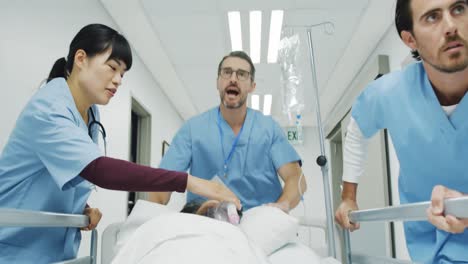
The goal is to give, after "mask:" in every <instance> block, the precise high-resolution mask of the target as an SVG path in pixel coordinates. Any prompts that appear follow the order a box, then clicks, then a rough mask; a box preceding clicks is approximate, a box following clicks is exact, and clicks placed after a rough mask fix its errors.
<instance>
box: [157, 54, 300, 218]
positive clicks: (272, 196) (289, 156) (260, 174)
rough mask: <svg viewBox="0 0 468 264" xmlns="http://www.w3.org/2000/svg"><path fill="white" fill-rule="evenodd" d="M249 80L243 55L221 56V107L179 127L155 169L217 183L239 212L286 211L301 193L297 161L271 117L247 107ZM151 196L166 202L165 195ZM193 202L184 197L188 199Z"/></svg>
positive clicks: (248, 67) (252, 69)
mask: <svg viewBox="0 0 468 264" xmlns="http://www.w3.org/2000/svg"><path fill="white" fill-rule="evenodd" d="M254 79H255V67H254V65H253V63H252V60H251V59H250V57H249V56H248V55H247V54H246V53H244V52H242V51H234V52H231V53H230V54H228V55H227V56H225V57H224V58H223V59H222V60H221V62H220V63H219V66H218V78H217V88H218V92H219V96H220V99H221V103H220V105H219V106H217V107H215V108H212V109H210V110H208V111H207V112H205V113H202V114H200V115H198V116H196V117H193V118H191V119H190V120H189V121H187V122H186V123H185V124H184V125H183V127H182V128H181V129H180V130H179V131H178V132H177V134H176V136H175V137H174V139H173V141H172V144H171V146H170V148H169V151H168V152H167V153H166V154H165V155H164V157H163V159H162V161H161V164H160V167H161V168H165V169H172V170H176V171H186V170H187V169H190V172H191V173H195V174H196V175H197V176H199V177H203V178H205V179H216V180H218V181H222V182H223V183H224V184H225V185H227V186H228V187H229V188H230V189H231V190H232V191H233V192H234V193H235V194H236V195H237V196H238V197H239V199H240V200H241V203H242V205H243V209H249V208H251V207H255V206H259V205H262V204H269V205H272V206H276V207H278V208H280V209H282V210H283V211H285V212H288V211H289V210H290V209H292V208H294V207H295V206H296V205H297V204H298V203H299V201H300V199H301V195H302V194H303V193H304V191H305V190H306V183H305V179H304V177H303V174H302V170H301V158H300V157H299V155H298V154H297V152H296V151H295V150H294V148H293V147H292V146H291V145H290V144H289V142H288V141H287V139H286V137H285V135H284V132H283V130H282V129H281V128H280V126H279V125H278V124H277V123H276V122H275V121H274V120H273V119H272V118H271V117H270V116H264V115H263V114H262V113H261V112H259V111H256V110H253V109H251V108H248V107H247V96H248V94H249V93H251V92H253V91H254V90H255V85H256V84H255V81H254ZM278 175H279V176H280V177H281V179H282V180H283V181H284V187H283V188H282V187H281V183H280V180H279V178H278ZM299 181H300V184H298V183H299ZM299 186H300V187H299ZM299 188H301V189H300V190H299ZM150 197H151V198H150V200H152V201H155V202H158V203H163V204H166V203H167V202H168V201H169V199H170V193H152V194H151V195H150ZM198 198H199V197H198V196H196V195H194V194H192V193H189V194H188V196H187V200H188V201H193V200H195V199H198Z"/></svg>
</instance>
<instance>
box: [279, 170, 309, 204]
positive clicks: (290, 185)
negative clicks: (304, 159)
mask: <svg viewBox="0 0 468 264" xmlns="http://www.w3.org/2000/svg"><path fill="white" fill-rule="evenodd" d="M301 175H302V173H301ZM301 175H298V176H290V177H288V179H287V180H286V181H285V182H284V188H283V193H282V194H281V196H280V198H279V199H278V200H277V201H276V202H277V203H286V204H287V205H288V206H289V209H293V208H294V207H296V206H297V205H298V204H299V202H300V201H301V196H302V194H304V192H305V191H306V190H307V184H306V181H305V177H304V176H302V177H301ZM299 180H300V183H299ZM299 188H300V189H299Z"/></svg>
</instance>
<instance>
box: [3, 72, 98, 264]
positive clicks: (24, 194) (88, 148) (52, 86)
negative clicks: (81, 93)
mask: <svg viewBox="0 0 468 264" xmlns="http://www.w3.org/2000/svg"><path fill="white" fill-rule="evenodd" d="M93 109H94V113H95V115H96V119H98V118H99V114H98V109H97V107H95V106H93ZM98 120H99V119H98ZM96 135H97V131H96V130H94V131H93V137H94V138H97V137H96ZM100 156H102V154H101V151H100V150H99V147H98V146H97V145H96V144H95V143H94V142H93V141H92V140H91V138H90V137H89V136H88V127H87V125H86V124H85V123H84V121H83V119H82V117H81V115H80V114H79V112H78V110H77V109H76V106H75V102H74V100H73V97H72V95H71V93H70V90H69V88H68V85H67V83H66V81H65V79H63V78H57V79H54V80H52V81H50V82H49V83H47V84H46V85H45V86H44V87H42V88H40V89H39V90H38V91H37V92H36V94H35V95H34V96H33V97H32V99H31V100H30V101H29V102H28V104H27V105H26V107H25V108H24V110H23V112H22V113H21V114H20V116H19V118H18V120H17V122H16V126H15V128H14V129H13V131H12V133H11V135H10V138H9V140H8V143H7V144H6V146H5V148H4V149H3V153H2V154H1V156H0V207H1V208H17V209H25V210H41V211H49V212H57V213H70V214H83V211H84V207H85V205H86V200H87V199H88V196H89V193H90V183H89V182H87V181H86V180H84V179H83V178H81V177H80V176H79V175H78V174H79V173H80V172H81V171H82V170H83V169H84V168H85V167H86V166H87V165H88V164H89V163H90V162H92V161H93V160H94V159H96V158H98V157H100ZM80 239H81V235H80V231H79V229H78V228H3V227H2V228H0V263H35V264H36V263H50V262H55V261H61V260H66V259H71V258H74V257H75V256H76V253H77V250H78V246H79V243H80Z"/></svg>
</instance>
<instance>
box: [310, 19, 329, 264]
mask: <svg viewBox="0 0 468 264" xmlns="http://www.w3.org/2000/svg"><path fill="white" fill-rule="evenodd" d="M328 23H330V22H325V23H321V24H317V25H312V26H309V27H307V42H308V44H309V58H310V68H311V70H312V81H313V86H314V93H315V112H316V114H317V127H318V132H319V139H320V156H318V157H317V160H316V162H317V165H319V166H320V168H321V169H322V177H323V187H324V192H325V193H324V194H325V209H326V215H327V238H328V255H329V256H330V257H334V258H335V257H336V249H335V234H334V229H335V226H334V222H333V219H334V215H333V210H332V204H331V192H330V178H329V174H328V163H327V157H326V153H325V137H324V135H323V127H322V118H321V114H320V102H319V101H320V100H319V93H318V84H317V73H316V70H315V56H314V46H313V44H312V27H314V26H320V25H327V24H328Z"/></svg>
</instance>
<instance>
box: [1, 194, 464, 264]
mask: <svg viewBox="0 0 468 264" xmlns="http://www.w3.org/2000/svg"><path fill="white" fill-rule="evenodd" d="M429 206H430V202H421V203H413V204H405V205H400V206H392V207H385V208H378V209H369V210H359V211H354V212H351V213H350V219H351V220H352V221H354V222H361V223H362V224H365V222H370V221H419V220H425V219H426V209H427V208H428V207H429ZM445 213H446V214H451V215H454V216H456V217H458V218H468V197H461V198H453V199H447V200H446V201H445ZM88 222H89V219H88V217H87V216H84V215H70V214H57V213H49V212H37V211H28V210H17V209H0V228H1V227H85V226H87V225H88ZM300 222H301V224H302V225H306V226H310V227H315V228H317V227H318V228H325V224H324V221H320V220H311V219H302V220H301V221H300ZM122 224H123V223H114V224H111V225H110V226H108V227H107V228H106V229H105V230H104V233H103V235H102V247H101V263H102V264H108V263H110V262H111V260H112V258H113V256H114V255H115V254H116V252H115V251H114V250H115V249H114V247H115V242H116V240H117V235H118V232H119V230H120V227H121V226H122ZM344 238H345V253H346V254H345V263H348V264H350V263H354V264H356V263H359V264H370V263H400V264H412V263H413V262H411V261H405V260H397V259H392V258H387V257H379V256H370V255H362V254H353V253H352V252H351V246H350V239H349V232H348V231H344ZM91 239H92V241H91V249H90V255H89V256H85V257H81V258H77V259H74V260H67V261H63V262H59V263H63V264H65V263H66V264H69V263H70V264H71V263H75V264H78V263H79V264H96V255H97V239H98V234H97V231H96V230H93V231H92V236H91ZM281 250H284V251H283V252H281ZM281 250H279V251H278V252H275V253H274V254H276V258H275V260H273V259H271V260H272V264H279V263H288V264H310V263H314V262H312V261H311V259H312V258H313V255H310V254H308V253H307V250H308V248H307V247H306V246H304V245H301V244H296V243H291V244H288V245H287V246H285V247H284V248H283V249H281ZM274 254H273V255H274ZM293 254H294V255H293ZM298 255H300V256H298ZM291 256H296V257H295V258H294V257H293V258H291Z"/></svg>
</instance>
